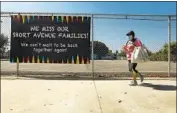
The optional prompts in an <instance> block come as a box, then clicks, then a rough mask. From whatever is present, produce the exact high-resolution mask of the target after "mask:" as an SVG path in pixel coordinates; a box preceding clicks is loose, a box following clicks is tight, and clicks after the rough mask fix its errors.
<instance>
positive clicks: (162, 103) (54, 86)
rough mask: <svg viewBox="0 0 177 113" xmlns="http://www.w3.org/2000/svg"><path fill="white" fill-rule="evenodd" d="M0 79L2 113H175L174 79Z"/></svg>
mask: <svg viewBox="0 0 177 113" xmlns="http://www.w3.org/2000/svg"><path fill="white" fill-rule="evenodd" d="M128 83H129V81H127V80H121V81H120V80H116V81H115V80H114V81H111V80H110V81H102V80H100V81H92V80H85V81H84V80H82V81H81V80H30V79H29V80H1V99H2V100H1V108H2V110H1V112H2V113H175V112H176V81H172V80H148V81H145V83H144V84H143V86H135V87H133V86H129V85H128Z"/></svg>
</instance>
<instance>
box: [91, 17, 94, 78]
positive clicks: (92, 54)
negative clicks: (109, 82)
mask: <svg viewBox="0 0 177 113" xmlns="http://www.w3.org/2000/svg"><path fill="white" fill-rule="evenodd" d="M93 27H94V26H93V14H92V16H91V36H92V53H91V56H92V77H94V49H93V44H94V43H93V41H94V34H93Z"/></svg>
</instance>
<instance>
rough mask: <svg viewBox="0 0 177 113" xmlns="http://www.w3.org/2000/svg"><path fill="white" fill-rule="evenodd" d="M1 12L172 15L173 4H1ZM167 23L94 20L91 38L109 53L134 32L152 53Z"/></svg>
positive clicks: (162, 40) (160, 42)
mask: <svg viewBox="0 0 177 113" xmlns="http://www.w3.org/2000/svg"><path fill="white" fill-rule="evenodd" d="M1 11H10V12H13V11H14V12H22V11H23V12H59V13H109V14H115V13H116V14H159V15H160V14H176V3H175V2H2V3H1ZM2 20H3V19H2ZM7 21H8V20H7V19H5V20H3V25H2V26H3V28H2V32H4V33H6V34H8V32H9V31H10V26H8V27H7V25H8V24H10V22H7ZM167 26H168V22H167V21H144V20H143V21H142V20H141V21H140V20H138V21H137V20H118V19H115V20H112V19H94V39H95V40H99V41H103V42H104V43H105V44H106V45H107V46H108V47H109V48H110V49H112V50H113V51H115V50H120V49H121V47H122V45H123V44H125V43H126V39H127V38H126V36H125V34H126V33H127V32H128V31H129V30H134V31H135V33H136V35H137V37H139V38H140V39H141V40H142V42H143V43H144V44H145V45H146V46H147V47H148V48H149V49H150V50H152V51H157V50H159V49H160V47H162V46H163V44H164V43H167V42H168V27H167ZM172 40H175V41H176V22H172Z"/></svg>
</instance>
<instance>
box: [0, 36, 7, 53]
mask: <svg viewBox="0 0 177 113" xmlns="http://www.w3.org/2000/svg"><path fill="white" fill-rule="evenodd" d="M7 45H8V37H7V36H5V35H4V34H1V35H0V54H1V55H2V54H4V52H5V50H6V47H7Z"/></svg>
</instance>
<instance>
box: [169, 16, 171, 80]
mask: <svg viewBox="0 0 177 113" xmlns="http://www.w3.org/2000/svg"><path fill="white" fill-rule="evenodd" d="M170 45H171V16H168V77H170V73H171V47H170Z"/></svg>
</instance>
